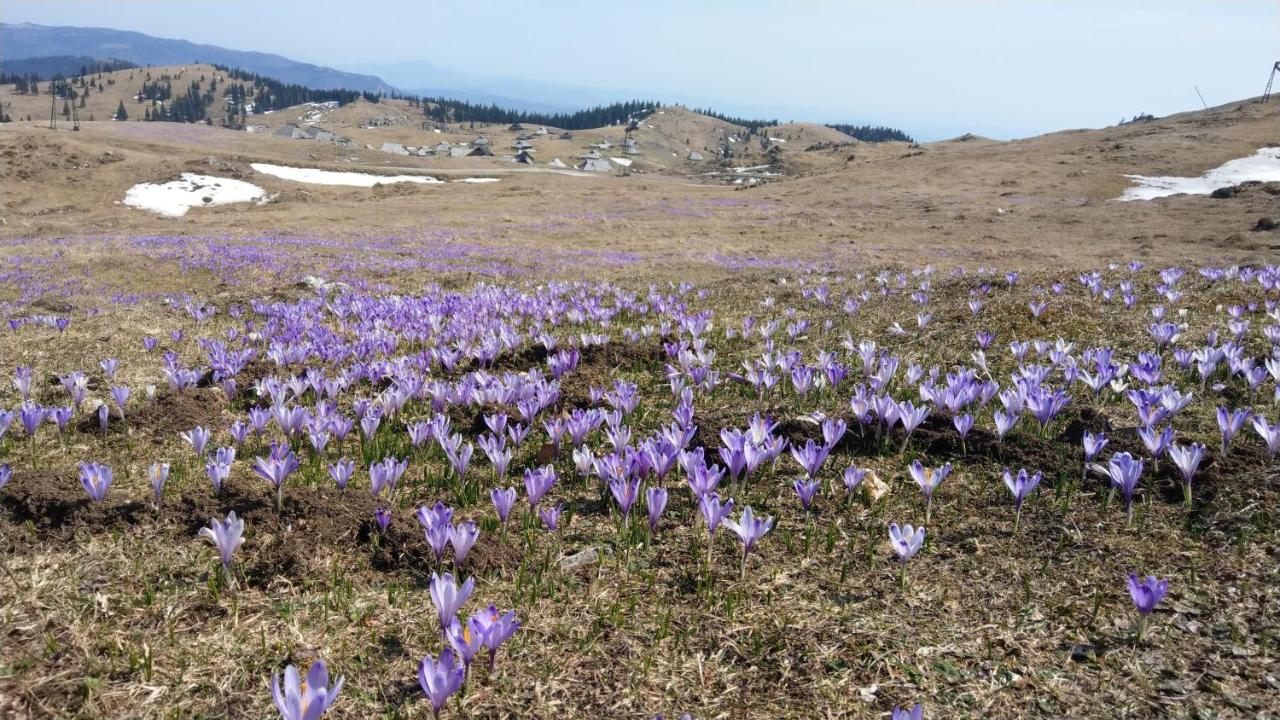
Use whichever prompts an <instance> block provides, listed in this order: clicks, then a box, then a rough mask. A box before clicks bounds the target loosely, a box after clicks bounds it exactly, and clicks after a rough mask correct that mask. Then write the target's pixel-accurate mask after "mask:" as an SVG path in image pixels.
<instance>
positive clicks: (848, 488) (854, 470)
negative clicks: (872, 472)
mask: <svg viewBox="0 0 1280 720" xmlns="http://www.w3.org/2000/svg"><path fill="white" fill-rule="evenodd" d="M866 477H867V471H866V470H865V469H861V468H858V467H855V466H853V465H850V466H849V467H847V468H845V469H844V475H843V476H842V477H841V480H843V481H844V490H845V492H846V493H847V494H848V497H853V493H854V491H856V490H857V489H858V487H859V486H860V485H862V481H863V479H864V478H866Z"/></svg>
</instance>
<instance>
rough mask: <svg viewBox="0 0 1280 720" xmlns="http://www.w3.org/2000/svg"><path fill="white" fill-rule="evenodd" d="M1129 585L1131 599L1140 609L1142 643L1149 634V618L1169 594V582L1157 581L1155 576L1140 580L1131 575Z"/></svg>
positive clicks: (1139, 619) (1139, 629) (1139, 631)
mask: <svg viewBox="0 0 1280 720" xmlns="http://www.w3.org/2000/svg"><path fill="white" fill-rule="evenodd" d="M1128 583H1129V597H1131V598H1133V604H1134V606H1135V607H1137V609H1138V642H1142V639H1143V637H1144V636H1145V635H1146V633H1147V616H1148V615H1150V614H1151V612H1152V611H1153V610H1155V609H1156V605H1159V604H1160V601H1161V600H1163V599H1164V596H1165V593H1167V592H1169V581H1168V580H1157V579H1156V578H1155V576H1153V575H1148V576H1147V577H1146V578H1143V579H1139V578H1138V576H1137V575H1136V574H1134V573H1129V577H1128Z"/></svg>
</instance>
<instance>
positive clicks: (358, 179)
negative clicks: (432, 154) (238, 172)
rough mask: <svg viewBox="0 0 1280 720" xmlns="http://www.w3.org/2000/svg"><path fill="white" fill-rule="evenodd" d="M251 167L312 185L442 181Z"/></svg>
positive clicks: (401, 176)
mask: <svg viewBox="0 0 1280 720" xmlns="http://www.w3.org/2000/svg"><path fill="white" fill-rule="evenodd" d="M249 167H251V168H253V169H254V170H255V171H256V172H260V173H262V174H264V175H274V176H275V177H278V178H281V179H283V180H293V181H295V182H301V183H310V184H312V185H348V186H351V187H373V186H374V185H380V184H381V185H389V184H391V183H402V182H411V183H421V184H423V185H439V184H441V182H442V181H440V180H437V179H436V178H433V177H431V176H429V175H374V174H373V173H361V172H337V171H334V170H318V169H316V168H300V167H289V166H286V165H269V164H267V163H252V164H251V165H249Z"/></svg>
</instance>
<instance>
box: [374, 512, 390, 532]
mask: <svg viewBox="0 0 1280 720" xmlns="http://www.w3.org/2000/svg"><path fill="white" fill-rule="evenodd" d="M373 520H374V522H376V523H377V524H378V532H380V533H382V534H384V535H385V534H386V532H387V528H388V527H390V526H391V511H390V510H387V509H385V508H378V509H376V510H374V511H373Z"/></svg>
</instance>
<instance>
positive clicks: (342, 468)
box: [329, 458, 356, 490]
mask: <svg viewBox="0 0 1280 720" xmlns="http://www.w3.org/2000/svg"><path fill="white" fill-rule="evenodd" d="M355 472H356V463H355V461H354V460H348V459H347V458H341V459H339V460H338V462H336V463H330V464H329V477H331V478H333V482H334V483H336V484H337V485H338V489H339V490H346V489H347V483H348V482H350V481H351V476H352V475H354V474H355Z"/></svg>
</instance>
